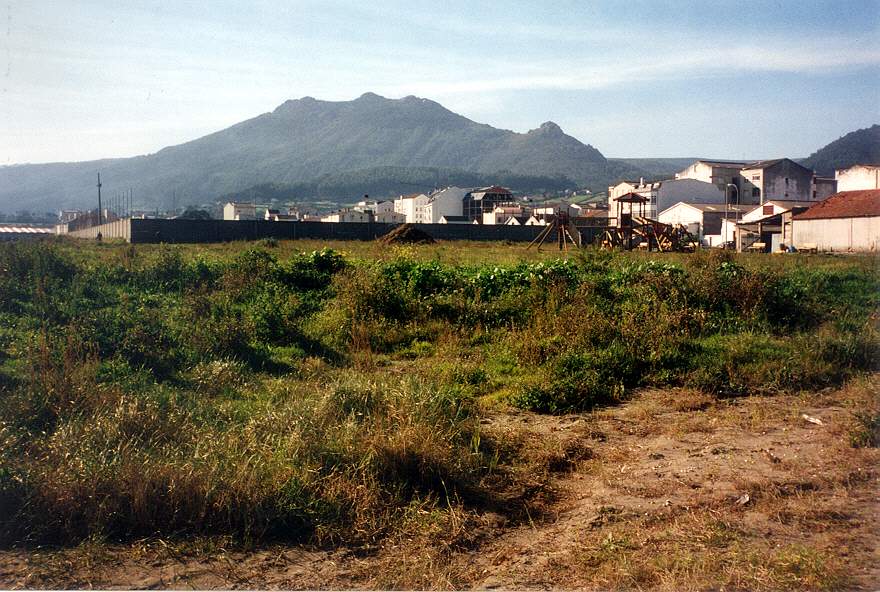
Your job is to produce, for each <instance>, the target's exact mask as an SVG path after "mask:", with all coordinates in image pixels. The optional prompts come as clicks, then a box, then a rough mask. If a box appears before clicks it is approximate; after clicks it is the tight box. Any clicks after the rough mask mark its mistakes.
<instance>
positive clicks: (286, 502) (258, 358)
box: [0, 242, 880, 543]
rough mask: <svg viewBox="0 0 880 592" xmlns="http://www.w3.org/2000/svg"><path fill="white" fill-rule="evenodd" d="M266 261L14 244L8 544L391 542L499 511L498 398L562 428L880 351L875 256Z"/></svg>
mask: <svg viewBox="0 0 880 592" xmlns="http://www.w3.org/2000/svg"><path fill="white" fill-rule="evenodd" d="M267 246H269V247H270V249H264V248H245V249H239V248H238V247H237V246H236V247H235V249H230V251H229V253H228V254H224V255H223V256H218V255H217V254H216V253H215V252H212V251H207V252H200V253H199V254H198V255H196V256H192V253H190V252H189V251H187V250H186V249H183V248H170V247H162V248H154V247H150V248H140V247H134V246H117V247H102V250H101V252H100V253H99V254H100V257H95V258H88V257H83V255H82V253H80V252H78V251H76V250H75V249H74V248H73V247H71V246H70V245H68V244H66V243H51V242H46V243H37V244H23V243H19V244H15V243H13V244H2V245H0V399H2V401H0V507H2V508H3V510H4V511H3V512H0V540H2V542H4V543H11V542H27V541H31V542H38V541H40V542H42V541H55V542H68V541H76V540H80V539H83V538H86V537H90V536H95V535H101V536H107V537H117V538H128V537H138V536H151V535H161V536H174V535H181V536H185V535H189V534H194V533H199V534H202V533H213V534H227V535H232V536H235V537H238V538H240V539H242V540H263V539H266V538H269V537H278V538H285V539H292V540H312V541H322V540H333V539H346V540H352V539H359V540H374V539H376V538H377V537H381V536H385V535H386V534H388V533H390V532H394V531H395V530H396V529H399V528H401V527H402V526H401V525H404V524H407V522H408V521H410V520H412V519H414V518H413V517H417V516H419V515H420V511H422V510H423V509H437V508H439V509H442V510H443V511H445V512H456V511H467V510H468V509H473V508H477V507H480V506H481V504H491V503H493V502H492V499H493V496H494V495H496V494H497V493H498V492H497V491H495V490H493V489H492V487H495V486H497V479H495V478H494V477H492V473H493V471H495V470H497V455H496V452H497V450H498V447H499V446H501V444H499V443H492V442H491V441H489V440H488V439H486V438H481V437H480V430H479V405H477V404H476V403H475V401H476V399H477V397H481V396H485V395H489V394H493V393H500V395H499V396H500V397H501V398H502V399H503V400H505V401H507V402H508V403H510V404H512V405H516V406H519V407H522V408H525V409H532V410H536V411H541V412H550V413H559V412H568V411H577V410H584V409H590V408H593V407H595V406H597V405H605V404H613V403H615V402H618V401H621V400H624V399H625V398H626V397H627V396H628V394H629V393H630V392H631V391H632V389H634V388H637V387H639V386H646V385H653V386H663V385H690V386H694V387H697V388H701V389H704V390H706V391H708V392H712V393H715V394H717V395H720V396H736V395H742V394H750V393H773V392H777V391H788V390H797V389H809V388H817V387H823V386H828V385H834V384H839V383H840V382H842V381H844V380H846V379H847V378H848V377H850V376H852V375H853V374H856V373H859V372H864V371H866V370H872V369H876V366H877V360H878V358H880V355H878V354H880V346H878V344H880V338H878V332H877V305H878V302H880V274H878V272H877V268H876V265H874V264H873V260H870V261H869V260H859V259H854V260H851V261H849V262H844V263H841V262H840V261H831V262H829V263H827V264H820V265H818V266H810V265H807V264H805V265H793V266H784V267H773V266H767V265H763V264H761V265H756V264H753V262H754V261H758V260H755V259H750V258H737V257H733V256H731V255H730V254H715V253H713V254H697V255H694V256H693V257H690V258H680V257H675V258H650V257H642V256H637V255H633V256H624V255H612V254H607V253H602V252H594V251H585V252H583V253H581V254H579V255H578V256H576V257H571V258H569V259H566V260H554V259H549V260H544V261H535V262H530V263H525V262H523V263H518V264H509V265H497V266H496V265H449V264H442V263H439V262H438V261H431V260H427V261H426V260H420V259H418V258H416V257H413V256H412V254H411V253H407V252H402V253H400V254H399V255H398V256H396V257H392V258H388V259H384V260H382V261H364V260H357V259H352V258H346V257H344V256H342V255H341V254H340V253H338V252H336V251H332V250H328V249H324V250H319V251H313V252H310V253H299V254H293V255H283V256H279V255H278V252H279V249H278V248H276V247H274V246H271V245H267ZM866 261H867V263H866ZM493 483H494V484H495V485H491V484H493ZM502 506H503V504H502Z"/></svg>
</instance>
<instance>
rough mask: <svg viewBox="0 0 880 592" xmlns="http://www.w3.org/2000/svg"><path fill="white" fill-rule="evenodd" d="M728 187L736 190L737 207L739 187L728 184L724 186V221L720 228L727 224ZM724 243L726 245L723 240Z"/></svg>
mask: <svg viewBox="0 0 880 592" xmlns="http://www.w3.org/2000/svg"><path fill="white" fill-rule="evenodd" d="M730 187H733V188H734V190H736V205H737V206H738V205H739V187H737V186H736V185H734V184H733V183H728V184H727V185H725V186H724V221H723V222H722V223H721V226H722V227H723V226H724V225H725V224H727V216H728V206H729V205H730V199H729V196H730V192H729V191H728V188H730ZM724 238H725V239H726V238H727V233H724ZM724 243H725V244H727V241H726V240H725V241H724Z"/></svg>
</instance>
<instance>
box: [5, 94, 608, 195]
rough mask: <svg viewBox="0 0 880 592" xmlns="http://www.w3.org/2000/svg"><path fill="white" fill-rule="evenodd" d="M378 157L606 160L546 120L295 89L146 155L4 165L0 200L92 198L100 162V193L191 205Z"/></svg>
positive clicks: (484, 169) (528, 170) (582, 175)
mask: <svg viewBox="0 0 880 592" xmlns="http://www.w3.org/2000/svg"><path fill="white" fill-rule="evenodd" d="M377 167H423V168H425V167H427V168H440V169H455V170H463V171H469V172H474V173H480V174H484V175H491V174H493V173H496V172H499V171H515V172H516V173H517V174H518V175H523V176H531V177H536V176H537V177H548V178H553V179H558V178H560V177H564V178H566V179H570V181H571V186H572V187H574V186H576V185H586V184H590V183H593V184H597V185H598V186H601V185H602V184H604V183H605V179H606V177H607V169H608V162H607V160H606V159H605V157H604V156H603V155H602V153H601V152H599V150H597V149H596V148H594V147H593V146H591V145H589V144H584V143H582V142H580V141H579V140H577V139H576V138H574V137H572V136H569V135H567V134H565V132H564V131H563V130H562V129H561V128H560V127H559V126H558V125H557V124H556V123H554V122H544V123H543V124H541V125H540V126H538V127H536V128H534V129H532V130H529V131H528V132H525V133H517V132H513V131H510V130H502V129H498V128H494V127H492V126H490V125H487V124H483V123H477V122H474V121H472V120H470V119H468V118H466V117H464V116H462V115H459V114H457V113H454V112H452V111H450V110H448V109H446V108H445V107H443V106H442V105H441V104H439V103H437V102H435V101H432V100H430V99H425V98H419V97H415V96H412V95H411V96H408V97H404V98H402V99H387V98H385V97H381V96H379V95H377V94H375V93H364V94H363V95H361V96H360V97H358V98H357V99H354V100H351V101H322V100H319V99H315V98H313V97H302V98H300V99H292V100H288V101H285V102H283V103H281V104H280V105H278V106H277V107H276V108H275V109H274V110H272V111H269V112H266V113H262V114H260V115H257V116H256V117H253V118H250V119H247V120H244V121H241V122H239V123H236V124H234V125H232V126H229V127H227V128H225V129H222V130H218V131H216V132H212V133H210V134H207V135H205V136H202V137H200V138H196V139H193V140H190V141H188V142H183V143H181V144H177V145H174V146H167V147H165V148H162V149H160V150H158V151H157V152H155V153H152V154H146V155H140V156H134V157H129V158H108V159H101V160H97V161H85V162H78V163H45V164H30V165H28V164H23V165H14V166H9V167H3V168H0V209H7V210H8V209H10V206H11V205H12V207H30V208H31V209H39V208H42V207H48V204H52V205H51V207H88V205H90V203H91V201H92V199H93V192H94V185H95V183H96V181H95V173H97V171H98V170H99V169H100V171H101V176H102V180H103V181H104V185H105V191H107V192H108V193H112V192H113V191H114V188H116V187H118V188H119V190H122V189H127V188H129V187H133V188H134V190H135V195H136V204H138V205H139V206H144V207H165V206H167V205H169V202H170V201H171V199H172V194H176V195H177V196H178V200H177V201H178V202H179V203H198V202H204V201H210V200H212V199H216V198H217V197H218V196H220V195H223V194H227V193H231V192H234V191H237V190H241V189H244V188H247V187H250V186H253V185H257V184H260V183H287V184H294V183H302V182H307V181H311V180H314V179H319V178H321V177H325V176H328V175H337V174H341V173H345V172H348V171H357V170H367V169H372V168H377ZM338 197H346V196H338ZM13 204H14V205H13Z"/></svg>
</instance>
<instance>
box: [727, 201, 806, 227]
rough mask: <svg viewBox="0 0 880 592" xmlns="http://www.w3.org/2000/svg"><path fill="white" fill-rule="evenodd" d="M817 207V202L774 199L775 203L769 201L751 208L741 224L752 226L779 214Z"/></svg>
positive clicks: (744, 215) (741, 220)
mask: <svg viewBox="0 0 880 592" xmlns="http://www.w3.org/2000/svg"><path fill="white" fill-rule="evenodd" d="M812 205H815V202H812V201H785V200H781V199H774V200H773V201H767V202H764V203H763V204H761V205H759V206H757V207H755V206H750V209H749V210H748V211H747V212H745V213H744V214H743V216H742V218H741V219H740V222H742V223H743V224H750V223H752V222H759V221H760V220H763V219H764V218H769V217H771V216H775V215H777V214H782V213H784V212H788V211H790V210H791V209H792V208H800V207H810V206H812Z"/></svg>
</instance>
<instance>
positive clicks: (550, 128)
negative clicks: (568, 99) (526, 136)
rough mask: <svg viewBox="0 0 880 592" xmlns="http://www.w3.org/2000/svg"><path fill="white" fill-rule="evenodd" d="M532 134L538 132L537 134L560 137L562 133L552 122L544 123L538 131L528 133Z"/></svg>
mask: <svg viewBox="0 0 880 592" xmlns="http://www.w3.org/2000/svg"><path fill="white" fill-rule="evenodd" d="M532 132H539V133H544V134H552V135H562V134H563V133H564V132H563V131H562V128H561V127H559V126H558V125H556V124H555V123H554V122H552V121H545V122H544V123H542V124H541V126H540V127H539V128H538V129H535V130H531V132H529V133H532Z"/></svg>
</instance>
